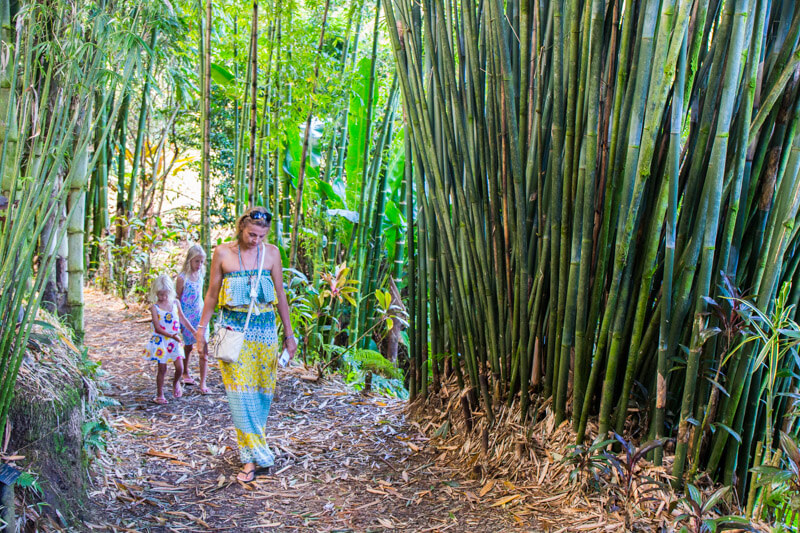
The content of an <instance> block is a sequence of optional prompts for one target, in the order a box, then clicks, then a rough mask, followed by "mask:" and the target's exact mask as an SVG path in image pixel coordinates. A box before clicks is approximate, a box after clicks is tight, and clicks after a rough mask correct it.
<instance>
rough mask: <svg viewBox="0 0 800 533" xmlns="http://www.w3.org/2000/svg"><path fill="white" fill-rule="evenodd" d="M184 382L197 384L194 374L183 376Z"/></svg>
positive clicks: (185, 383)
mask: <svg viewBox="0 0 800 533" xmlns="http://www.w3.org/2000/svg"><path fill="white" fill-rule="evenodd" d="M183 384H184V385H197V383H196V382H195V380H194V378H193V377H192V376H184V377H183Z"/></svg>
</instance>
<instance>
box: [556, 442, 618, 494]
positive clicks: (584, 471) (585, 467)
mask: <svg viewBox="0 0 800 533" xmlns="http://www.w3.org/2000/svg"><path fill="white" fill-rule="evenodd" d="M613 443H614V441H613V440H610V439H609V440H599V439H598V440H597V441H596V442H594V443H592V444H591V445H586V444H570V445H569V446H567V449H568V450H569V451H568V453H567V455H565V456H563V457H560V460H561V462H562V463H564V464H567V465H569V466H570V467H571V468H572V469H571V470H570V472H569V480H570V482H571V483H575V482H577V483H578V484H579V485H583V484H589V485H590V486H591V487H592V488H593V489H595V490H600V488H601V483H602V480H603V476H606V475H608V474H609V473H610V472H611V462H610V460H609V458H608V455H607V454H606V453H605V451H604V450H605V448H606V447H607V446H609V445H610V444H613ZM556 459H559V458H558V457H557V458H556Z"/></svg>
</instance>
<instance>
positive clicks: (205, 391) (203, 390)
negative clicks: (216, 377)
mask: <svg viewBox="0 0 800 533" xmlns="http://www.w3.org/2000/svg"><path fill="white" fill-rule="evenodd" d="M197 390H199V391H200V394H202V395H203V396H205V395H206V394H211V389H209V388H208V387H206V386H205V385H200V388H199V389H197Z"/></svg>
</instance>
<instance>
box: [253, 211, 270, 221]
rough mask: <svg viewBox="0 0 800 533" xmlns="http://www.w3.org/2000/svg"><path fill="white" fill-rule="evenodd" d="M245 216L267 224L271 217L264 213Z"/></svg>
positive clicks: (256, 212) (259, 212)
mask: <svg viewBox="0 0 800 533" xmlns="http://www.w3.org/2000/svg"><path fill="white" fill-rule="evenodd" d="M247 216H248V217H249V218H251V219H253V220H263V221H265V222H269V221H270V218H272V217H270V216H269V214H268V213H264V212H262V211H253V212H252V213H250V214H248V215H247Z"/></svg>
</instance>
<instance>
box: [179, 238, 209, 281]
mask: <svg viewBox="0 0 800 533" xmlns="http://www.w3.org/2000/svg"><path fill="white" fill-rule="evenodd" d="M197 256H202V257H203V263H202V264H201V265H200V271H199V274H200V277H203V272H205V269H206V262H205V258H206V251H205V250H203V247H202V246H200V245H199V244H193V245H191V246H190V247H189V250H187V252H186V260H185V261H184V262H183V268H182V269H181V273H182V274H183V275H184V276H188V275H189V274H191V273H192V261H193V260H194V258H195V257H197Z"/></svg>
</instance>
